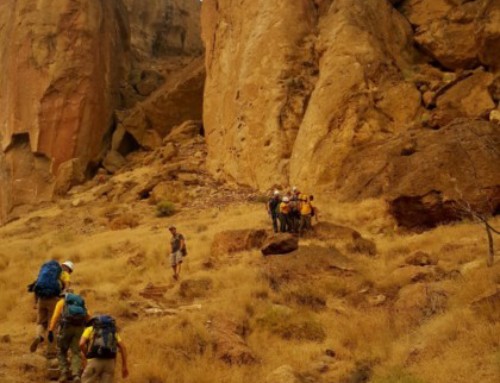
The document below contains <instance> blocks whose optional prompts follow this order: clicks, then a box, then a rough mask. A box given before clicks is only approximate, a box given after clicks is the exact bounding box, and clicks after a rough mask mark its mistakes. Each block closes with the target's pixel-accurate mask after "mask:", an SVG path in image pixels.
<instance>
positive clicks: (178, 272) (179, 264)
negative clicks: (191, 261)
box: [177, 262, 182, 278]
mask: <svg viewBox="0 0 500 383" xmlns="http://www.w3.org/2000/svg"><path fill="white" fill-rule="evenodd" d="M181 266H182V262H179V263H178V264H177V278H179V275H180V274H181Z"/></svg>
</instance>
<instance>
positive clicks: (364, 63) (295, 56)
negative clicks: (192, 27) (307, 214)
mask: <svg viewBox="0 0 500 383" xmlns="http://www.w3.org/2000/svg"><path fill="white" fill-rule="evenodd" d="M498 5H499V2H498V1H490V0H476V1H472V2H459V1H448V0H436V1H435V0H429V1H426V0H423V1H421V0H403V1H387V0H366V1H362V2H361V1H357V0H335V1H333V0H300V1H299V0H298V1H294V2H269V1H265V0H260V1H259V0H242V1H240V2H238V4H235V3H234V2H232V1H230V0H205V1H204V2H203V6H202V37H203V40H204V43H205V47H206V68H207V80H206V84H205V98H204V124H205V131H206V138H207V143H208V150H209V157H208V161H209V163H208V165H209V169H210V170H211V172H212V173H214V174H217V175H219V176H220V177H221V178H225V179H232V180H236V181H238V182H241V183H244V184H248V185H251V186H254V187H257V188H260V189H266V188H269V187H272V186H274V185H281V186H282V187H285V186H287V185H290V184H296V185H298V186H299V187H300V188H301V189H302V190H308V191H310V192H312V191H315V192H320V193H322V194H323V195H330V196H332V197H334V198H336V199H339V200H349V201H352V200H358V199H362V198H366V197H386V198H389V199H396V198H397V197H398V196H409V197H416V198H422V197H423V196H425V195H426V193H429V192H430V191H432V190H435V191H437V192H438V193H440V195H445V196H451V195H453V196H455V198H458V197H457V194H456V193H455V192H454V189H455V187H457V188H459V189H460V190H467V191H469V192H470V191H471V190H472V189H473V188H474V187H475V186H477V190H478V191H484V193H483V194H481V193H479V194H481V195H477V193H470V194H468V195H467V197H471V198H473V199H474V201H477V202H478V205H477V206H478V207H480V206H482V207H483V208H484V209H483V208H481V209H482V210H483V211H485V212H490V213H492V212H495V211H498V203H499V202H498V201H499V200H500V198H499V197H500V195H498V191H499V188H498V185H499V184H500V177H499V174H498V169H496V168H495V167H494V166H493V165H488V164H491V163H494V162H491V161H494V160H498V151H495V150H493V151H482V150H481V149H480V148H481V147H484V145H485V143H487V142H490V143H492V142H493V143H498V129H494V128H493V127H494V125H491V126H490V127H489V128H487V127H485V126H482V127H476V128H474V131H476V130H478V129H479V131H481V134H478V135H475V134H472V135H471V134H466V133H465V132H466V131H467V126H469V125H470V124H472V125H473V124H474V122H473V121H474V120H477V119H483V120H487V119H488V118H489V117H490V116H494V115H498V111H497V110H495V108H497V107H498V85H497V84H498V83H499V75H498V72H497V69H498V68H497V65H498V62H499V60H498V58H497V56H498V52H500V49H498V48H499V47H498V42H499V41H500V33H499V31H498V25H500V23H498V17H499V14H498ZM495 113H496V114H495ZM448 125H449V126H450V127H449V128H447V129H446V130H444V131H443V133H440V134H432V131H433V130H440V129H442V128H444V127H446V126H448ZM454 129H456V132H455V131H454ZM471 129H472V127H471ZM454 134H456V135H457V136H463V137H464V139H465V137H466V140H467V145H466V146H467V148H466V149H464V151H465V152H467V155H469V156H471V157H472V158H474V161H469V162H468V163H462V164H461V165H460V166H458V165H457V163H456V162H457V161H464V157H463V156H462V155H461V154H460V153H458V152H451V153H450V152H449V151H450V150H454V151H457V150H458V147H457V145H455V144H453V140H452V137H453V136H454ZM409 137H415V139H414V141H415V140H416V141H415V142H417V141H418V147H419V148H422V150H423V148H424V147H426V149H425V150H424V152H425V153H426V154H422V155H418V156H416V157H414V158H417V157H418V158H421V159H422V161H424V159H423V158H424V157H425V161H426V163H422V162H420V161H416V162H412V163H411V166H412V167H416V168H417V170H416V171H413V172H410V173H408V174H407V177H405V182H408V183H409V184H411V183H412V182H414V181H418V182H420V184H419V187H415V188H413V189H411V188H401V187H397V183H395V182H394V180H395V178H396V177H397V176H395V174H396V173H398V174H399V172H401V174H402V173H404V171H403V170H401V169H403V168H402V167H401V166H403V165H401V164H400V161H401V160H400V158H399V155H398V156H392V157H391V156H390V155H389V153H392V152H393V150H396V149H394V148H393V147H392V146H391V145H392V144H390V143H391V142H396V141H397V142H405V145H406V144H408V142H413V141H412V140H411V139H410V138H409ZM424 137H425V138H424ZM426 139H429V140H438V141H437V142H432V144H433V145H437V146H434V147H433V148H432V150H431V149H429V148H427V145H430V144H431V143H430V142H429V143H427V144H425V143H424V142H425V140H426ZM386 143H387V144H386ZM495 145H496V144H495ZM410 146H411V145H410ZM367 148H371V149H370V150H368V149H367ZM497 149H498V148H497ZM378 150H380V153H379V152H378ZM400 150H402V149H401V148H400ZM419 150H420V149H419ZM441 150H442V151H445V152H446V153H447V154H446V155H442V156H437V157H436V156H433V155H431V154H430V153H433V151H435V153H440V151H441ZM409 151H410V152H411V151H412V149H411V148H410V149H409ZM368 152H370V155H367V153H368ZM403 152H404V150H403ZM363 153H364V154H363ZM377 158H379V159H382V158H384V159H385V160H383V161H382V160H381V161H379V162H380V163H382V162H383V163H384V164H386V166H388V167H389V168H390V169H392V168H395V169H397V170H395V171H394V173H393V172H392V171H391V170H387V169H386V168H382V169H379V171H380V172H381V173H376V169H375V168H377V166H376V165H374V163H375V162H377V161H378V160H377ZM375 160H377V161H375ZM353 161H355V162H353ZM497 162H498V161H497ZM377 163H378V162H377ZM353 164H355V166H354V165H353ZM405 164H406V162H405ZM477 164H481V166H482V167H483V168H484V170H485V171H484V172H482V173H481V172H480V173H477V174H481V175H480V177H483V178H481V179H480V180H478V179H474V178H470V177H468V176H466V175H467V174H468V173H467V172H468V170H467V169H468V168H470V167H471V166H472V167H474V166H475V165H477ZM404 166H406V165H404ZM353 169H355V171H356V173H355V174H350V173H349V171H352V170H353ZM377 169H378V168H377ZM424 169H425V172H431V173H428V174H427V175H428V176H427V177H424V176H423V173H422V172H423V171H424ZM407 170H408V169H407ZM443 171H446V172H445V173H443ZM374 172H375V173H374ZM425 172H424V173H425ZM456 172H458V174H457V173H456ZM450 173H454V174H453V175H452V176H450V175H449V174H450ZM388 174H391V176H388ZM488 174H489V176H487V175H488ZM386 176H387V177H389V179H387V177H386ZM391 177H395V178H394V179H393V178H391ZM412 177H415V178H412ZM445 177H448V178H450V177H451V178H454V179H455V180H456V182H457V183H458V184H453V185H452V183H451V182H448V181H449V180H444V178H445ZM374 179H375V180H377V181H376V182H375V184H372V183H373V182H374ZM393 187H394V189H391V188H393ZM417 189H419V190H417ZM389 192H391V193H389ZM397 193H400V194H398V195H394V194H397ZM389 194H391V195H389ZM407 194H408V195H407ZM481 199H482V200H484V201H489V202H491V203H492V204H493V205H491V206H490V207H485V206H483V205H484V204H482V203H480V201H479V200H481ZM494 201H497V202H494ZM441 202H442V201H441ZM441 202H439V203H441ZM433 224H435V222H434V223H433Z"/></svg>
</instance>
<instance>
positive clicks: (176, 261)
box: [168, 226, 187, 280]
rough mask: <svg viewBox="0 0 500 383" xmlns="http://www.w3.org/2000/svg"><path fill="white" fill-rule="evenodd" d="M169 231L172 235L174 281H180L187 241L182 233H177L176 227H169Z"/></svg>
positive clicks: (171, 252) (171, 255) (171, 257)
mask: <svg viewBox="0 0 500 383" xmlns="http://www.w3.org/2000/svg"><path fill="white" fill-rule="evenodd" d="M168 230H169V231H170V233H171V234H172V238H171V239H170V247H171V251H170V265H171V266H172V270H173V272H174V279H175V280H178V279H179V275H180V273H181V266H182V261H183V258H184V257H185V256H186V254H187V251H186V241H185V239H184V236H183V235H182V234H181V233H178V232H177V229H176V228H175V226H169V228H168Z"/></svg>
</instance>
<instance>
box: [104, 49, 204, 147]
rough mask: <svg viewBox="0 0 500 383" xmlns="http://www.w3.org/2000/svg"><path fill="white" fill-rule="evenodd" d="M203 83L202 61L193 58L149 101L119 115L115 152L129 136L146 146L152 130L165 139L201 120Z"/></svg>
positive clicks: (114, 138) (142, 102)
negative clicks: (187, 122) (185, 125)
mask: <svg viewBox="0 0 500 383" xmlns="http://www.w3.org/2000/svg"><path fill="white" fill-rule="evenodd" d="M204 81H205V68H204V65H203V59H202V58H197V59H193V61H192V62H191V63H190V64H189V65H187V66H186V67H185V68H183V69H182V70H180V71H179V72H178V73H176V74H175V76H172V77H170V78H169V79H167V81H166V82H165V83H164V84H163V85H162V86H160V88H159V89H157V90H156V91H155V92H154V93H153V94H152V95H151V96H150V97H149V98H147V99H146V100H144V101H141V102H138V103H137V104H136V105H135V106H134V107H133V108H130V109H126V110H121V111H119V112H117V129H116V131H115V133H114V137H113V145H112V149H114V150H119V148H120V147H123V145H124V140H125V139H129V138H130V137H132V138H133V140H134V141H135V142H136V143H137V145H138V146H142V147H147V146H148V145H150V144H149V143H150V142H151V138H150V137H151V134H152V133H151V131H154V132H156V134H157V135H158V136H159V137H161V138H163V137H165V136H166V135H167V134H169V133H170V131H171V130H172V128H174V127H175V126H178V125H180V124H182V123H183V122H185V121H188V120H201V117H202V99H203V86H204ZM124 154H126V153H124Z"/></svg>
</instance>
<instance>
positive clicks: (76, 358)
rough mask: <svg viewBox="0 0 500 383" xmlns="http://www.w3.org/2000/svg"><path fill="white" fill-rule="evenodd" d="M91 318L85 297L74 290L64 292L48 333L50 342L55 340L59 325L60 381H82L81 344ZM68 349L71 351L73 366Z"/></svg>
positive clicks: (58, 357) (76, 382)
mask: <svg viewBox="0 0 500 383" xmlns="http://www.w3.org/2000/svg"><path fill="white" fill-rule="evenodd" d="M89 320H90V317H89V315H88V313H87V308H86V307H85V301H84V299H83V298H82V297H81V296H79V295H77V294H73V293H72V292H66V293H64V294H63V296H62V298H61V299H60V300H59V302H57V305H56V308H55V310H54V314H53V315H52V319H51V321H50V326H49V335H48V339H49V342H51V343H52V342H54V330H55V329H56V327H58V334H57V348H58V349H57V359H58V360H59V367H60V369H61V376H60V378H59V382H67V381H69V380H72V382H73V383H80V375H81V372H82V357H81V353H80V346H79V345H80V338H81V336H82V333H83V330H85V324H86V323H87V322H88V321H89ZM68 351H71V366H70V365H69V362H68Z"/></svg>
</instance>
